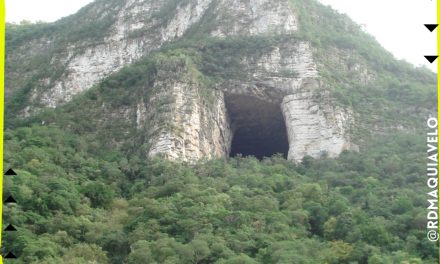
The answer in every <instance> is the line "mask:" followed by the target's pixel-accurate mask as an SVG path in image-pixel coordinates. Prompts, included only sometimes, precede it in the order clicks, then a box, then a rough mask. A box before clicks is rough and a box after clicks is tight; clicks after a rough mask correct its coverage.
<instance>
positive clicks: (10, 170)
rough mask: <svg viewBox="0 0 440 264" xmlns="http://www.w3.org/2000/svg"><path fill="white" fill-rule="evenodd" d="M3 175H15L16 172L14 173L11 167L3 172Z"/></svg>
mask: <svg viewBox="0 0 440 264" xmlns="http://www.w3.org/2000/svg"><path fill="white" fill-rule="evenodd" d="M5 175H7V176H13V175H17V173H15V171H14V170H13V169H9V170H8V171H7V172H6V173H5Z"/></svg>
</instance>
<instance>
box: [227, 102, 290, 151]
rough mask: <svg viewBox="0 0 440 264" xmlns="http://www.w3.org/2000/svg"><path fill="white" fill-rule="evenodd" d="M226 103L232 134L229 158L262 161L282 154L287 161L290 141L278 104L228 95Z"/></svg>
mask: <svg viewBox="0 0 440 264" xmlns="http://www.w3.org/2000/svg"><path fill="white" fill-rule="evenodd" d="M225 102H226V108H227V110H228V114H229V119H230V124H231V130H232V134H233V137H232V144H231V151H230V154H229V156H231V157H234V156H236V155H237V154H241V155H243V156H250V155H252V156H255V157H256V158H258V159H262V158H263V157H270V156H272V155H274V154H276V153H280V154H282V156H283V157H284V158H287V153H288V151H289V142H288V139H287V133H286V126H285V123H284V118H283V114H282V113H281V108H280V105H279V104H278V103H272V102H267V101H263V100H261V99H258V98H256V97H253V96H246V95H227V96H225Z"/></svg>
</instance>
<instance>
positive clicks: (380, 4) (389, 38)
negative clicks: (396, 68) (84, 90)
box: [5, 0, 440, 72]
mask: <svg viewBox="0 0 440 264" xmlns="http://www.w3.org/2000/svg"><path fill="white" fill-rule="evenodd" d="M320 1H321V2H322V3H324V4H328V5H331V6H332V7H333V8H334V9H337V10H339V11H340V12H342V13H346V14H348V15H349V16H350V17H351V18H352V19H353V20H354V21H356V22H357V23H359V24H363V25H365V29H366V31H367V32H369V33H370V34H372V35H373V36H375V37H376V39H377V40H378V41H379V42H380V43H381V44H382V46H383V47H385V48H386V49H387V50H389V51H391V52H392V53H393V54H394V55H395V56H396V58H398V59H405V60H407V61H409V62H411V63H413V64H415V65H417V66H419V65H426V66H427V67H429V68H430V69H432V70H433V71H435V72H437V64H436V63H433V64H430V63H429V62H427V61H426V60H425V58H424V57H423V56H424V55H436V54H437V40H436V31H434V33H431V32H429V31H428V30H427V29H426V28H425V27H424V25H423V24H434V23H436V20H437V19H436V1H432V0H320ZM90 2H92V0H6V1H5V4H6V21H8V22H20V21H21V20H30V21H37V20H42V21H46V22H52V21H55V20H57V19H59V18H61V17H64V16H67V15H70V14H72V13H75V12H76V11H78V9H80V8H81V7H82V6H85V5H86V4H87V3H90ZM436 30H440V28H439V29H436Z"/></svg>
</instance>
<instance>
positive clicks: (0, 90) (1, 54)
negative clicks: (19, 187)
mask: <svg viewBox="0 0 440 264" xmlns="http://www.w3.org/2000/svg"><path fill="white" fill-rule="evenodd" d="M5 30H6V29H5V1H4V0H0V197H1V199H2V202H0V228H1V230H0V243H1V244H2V245H3V240H2V232H1V231H2V230H3V221H2V220H3V217H2V216H3V129H4V127H3V124H4V110H5V98H4V95H5ZM0 264H3V257H2V256H0Z"/></svg>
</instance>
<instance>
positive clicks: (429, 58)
mask: <svg viewBox="0 0 440 264" xmlns="http://www.w3.org/2000/svg"><path fill="white" fill-rule="evenodd" d="M425 58H426V59H427V60H428V61H429V62H430V63H433V62H434V61H435V60H436V59H437V58H438V56H425Z"/></svg>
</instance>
